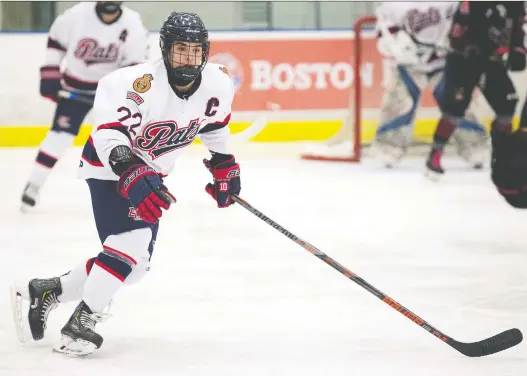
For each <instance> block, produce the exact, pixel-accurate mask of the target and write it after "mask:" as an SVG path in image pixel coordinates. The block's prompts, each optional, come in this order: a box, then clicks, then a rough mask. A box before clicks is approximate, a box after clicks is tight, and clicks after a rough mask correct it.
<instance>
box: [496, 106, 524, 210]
mask: <svg viewBox="0 0 527 376" xmlns="http://www.w3.org/2000/svg"><path fill="white" fill-rule="evenodd" d="M496 136H497V135H496ZM493 141H494V142H493V150H492V162H491V170H492V175H491V177H492V182H493V183H494V185H495V186H496V188H497V189H498V192H499V193H500V194H501V195H502V196H503V198H505V200H506V201H507V202H508V203H509V205H511V206H512V207H515V208H517V209H527V99H526V100H525V102H524V104H523V109H522V114H521V119H520V127H519V129H518V130H516V131H515V132H513V133H510V134H503V135H500V137H495V138H494V139H493Z"/></svg>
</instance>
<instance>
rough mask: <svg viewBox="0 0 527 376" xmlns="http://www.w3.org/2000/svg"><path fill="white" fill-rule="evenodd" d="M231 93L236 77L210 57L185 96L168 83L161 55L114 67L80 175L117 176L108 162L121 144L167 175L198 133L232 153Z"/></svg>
mask: <svg viewBox="0 0 527 376" xmlns="http://www.w3.org/2000/svg"><path fill="white" fill-rule="evenodd" d="M233 98H234V84H233V82H232V79H231V77H230V76H229V74H228V73H227V70H226V68H225V67H223V66H221V65H218V64H212V63H208V64H207V65H206V66H205V68H204V69H203V71H202V73H201V76H200V78H198V79H197V80H196V81H195V83H194V86H193V87H192V91H191V92H189V93H187V94H186V95H184V96H179V95H177V94H176V93H175V92H174V91H173V89H172V87H171V86H170V84H169V82H168V76H167V71H166V69H165V65H164V62H163V59H162V58H159V59H157V60H154V61H152V62H148V63H144V64H139V65H135V66H132V67H127V68H122V69H119V70H117V71H115V72H113V73H110V74H109V75H107V76H106V77H104V78H103V79H102V80H100V82H99V87H98V88H97V93H96V96H95V103H94V113H95V118H96V121H95V124H94V128H93V130H92V133H91V135H90V137H89V139H88V141H87V143H86V145H85V146H84V150H83V153H82V160H81V163H80V167H79V175H80V177H81V178H84V179H88V178H95V179H102V180H118V176H117V175H115V174H114V172H113V171H112V170H111V168H110V166H109V156H110V152H111V151H112V149H113V148H115V147H116V146H118V145H127V146H129V147H130V148H131V149H132V150H133V151H134V153H136V154H137V155H138V156H140V157H141V158H142V159H143V160H144V161H145V162H146V163H147V164H148V165H150V166H151V167H152V168H154V169H155V170H156V171H157V172H158V173H159V174H161V175H163V176H166V175H168V174H169V172H170V171H171V170H172V168H173V166H174V162H175V160H176V158H177V157H178V156H179V155H181V153H182V152H183V149H184V148H185V147H187V146H188V145H190V144H191V143H192V141H193V140H194V138H195V137H196V136H197V137H199V138H200V139H201V141H202V142H203V143H204V144H205V146H206V147H207V148H208V149H209V150H211V151H215V152H219V153H223V154H228V150H227V139H228V137H229V134H230V131H229V127H228V126H227V124H228V123H229V120H230V116H231V106H232V101H233Z"/></svg>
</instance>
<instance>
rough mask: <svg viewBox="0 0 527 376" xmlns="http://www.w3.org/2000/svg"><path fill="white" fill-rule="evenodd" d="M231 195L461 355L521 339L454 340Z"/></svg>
mask: <svg viewBox="0 0 527 376" xmlns="http://www.w3.org/2000/svg"><path fill="white" fill-rule="evenodd" d="M231 198H232V199H233V200H234V201H235V202H236V203H238V204H240V205H241V206H242V207H243V208H244V209H247V210H248V211H250V212H251V213H252V214H254V215H255V216H257V217H258V218H260V219H261V220H262V221H264V222H266V223H267V224H268V225H270V226H272V227H273V228H274V229H276V230H278V231H279V232H281V233H282V234H283V235H285V236H287V237H288V238H289V239H291V240H292V241H294V242H295V243H297V244H299V245H300V246H302V248H304V249H305V250H307V251H308V252H310V253H312V254H313V255H315V256H316V257H318V258H319V259H321V260H322V261H324V262H325V263H326V264H328V265H329V266H331V267H332V268H333V269H335V270H337V271H339V272H340V273H342V274H344V276H345V277H347V278H348V279H351V280H352V281H353V282H355V283H357V284H358V285H359V286H361V287H362V288H364V289H366V290H367V291H369V292H370V293H372V294H373V295H375V296H376V297H377V298H379V299H380V300H382V301H383V302H385V303H386V304H388V305H389V306H390V307H392V308H393V309H395V310H396V311H398V312H400V313H401V314H403V315H404V316H406V317H407V318H409V319H410V320H412V321H413V322H414V323H416V324H417V325H419V326H420V327H421V328H423V329H425V330H426V331H427V332H429V333H431V334H433V335H434V336H436V337H437V338H439V339H440V340H442V341H443V342H445V343H446V344H447V345H449V346H450V347H453V348H454V349H456V350H457V351H459V352H460V353H461V354H463V355H466V356H468V357H480V356H486V355H490V354H494V353H497V352H500V351H503V350H506V349H508V348H510V347H513V346H516V345H517V344H519V343H520V342H521V341H522V339H523V335H522V333H521V331H520V330H519V329H509V330H506V331H504V332H502V333H499V334H496V335H495V336H493V337H490V338H487V339H484V340H482V341H479V342H471V343H465V342H458V341H456V340H455V339H453V338H451V337H449V336H447V335H445V334H444V333H442V332H440V331H439V330H438V329H436V328H434V327H433V326H432V325H430V324H429V323H428V322H426V321H425V320H423V319H422V318H420V317H419V316H417V315H416V314H415V313H413V312H411V311H410V310H409V309H408V308H405V307H404V306H402V305H401V304H399V303H398V302H396V301H395V300H393V299H392V298H390V297H389V296H387V295H385V294H384V293H382V292H381V291H379V290H377V289H376V288H375V287H373V286H372V285H370V284H369V283H368V282H366V281H365V280H363V279H362V278H360V277H359V276H358V275H356V274H355V273H353V272H351V271H349V270H348V269H346V268H345V267H344V266H342V265H340V264H339V263H338V262H336V261H335V260H333V259H332V258H331V257H329V256H328V255H326V254H324V253H323V252H322V251H320V250H319V249H318V248H316V247H315V246H313V245H311V244H309V243H308V242H306V241H305V240H302V239H300V238H299V237H297V236H296V235H294V234H293V233H291V232H289V231H288V230H286V229H285V228H283V227H282V226H280V225H279V224H278V223H276V222H275V221H273V220H272V219H270V218H269V217H267V216H266V215H265V214H263V213H262V212H260V211H259V210H257V209H255V208H253V207H252V206H251V205H249V203H248V202H247V201H245V200H243V199H241V198H240V197H239V196H237V195H231Z"/></svg>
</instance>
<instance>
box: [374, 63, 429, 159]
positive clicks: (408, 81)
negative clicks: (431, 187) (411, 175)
mask: <svg viewBox="0 0 527 376" xmlns="http://www.w3.org/2000/svg"><path fill="white" fill-rule="evenodd" d="M394 74H395V75H396V79H394V80H393V84H392V85H391V86H390V87H389V88H388V89H387V91H386V92H385V94H384V96H383V101H382V106H381V118H380V121H379V124H380V125H379V127H378V128H377V132H376V136H375V140H374V147H375V149H376V150H377V152H378V155H379V157H380V159H381V160H383V162H384V164H385V165H386V166H388V167H393V166H394V165H395V164H397V163H398V162H399V161H400V160H401V159H402V157H403V156H404V155H405V154H406V151H407V148H408V146H409V145H410V143H411V142H412V138H413V122H414V119H415V115H416V112H417V109H418V106H419V102H420V99H421V92H422V89H423V88H424V87H425V86H426V85H427V81H428V79H427V77H426V75H425V74H423V73H417V72H411V71H409V70H408V69H407V68H404V67H396V69H395V71H394Z"/></svg>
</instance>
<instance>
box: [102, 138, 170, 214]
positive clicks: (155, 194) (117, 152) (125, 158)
mask: <svg viewBox="0 0 527 376" xmlns="http://www.w3.org/2000/svg"><path fill="white" fill-rule="evenodd" d="M110 165H111V166H112V169H113V171H114V172H115V173H116V174H117V175H119V181H118V182H117V191H118V192H119V194H120V195H121V196H122V197H124V198H127V199H128V200H129V201H130V203H131V204H132V206H133V207H134V208H135V210H136V213H137V215H138V216H139V217H140V218H141V219H142V220H143V221H145V222H149V223H157V221H158V220H159V218H161V216H162V215H163V213H162V211H161V209H165V210H168V208H170V204H172V203H175V202H176V198H175V197H174V196H173V195H172V194H171V193H170V192H169V191H168V188H167V187H166V186H165V185H164V184H163V182H162V181H161V178H160V177H159V175H158V174H157V172H155V170H154V169H153V168H152V167H150V166H148V165H147V164H146V163H144V162H143V161H142V160H141V159H140V158H139V157H137V156H135V155H133V154H132V151H131V150H130V148H128V147H126V146H118V147H116V148H115V149H113V150H112V153H111V154H110ZM123 170H124V171H123Z"/></svg>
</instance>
